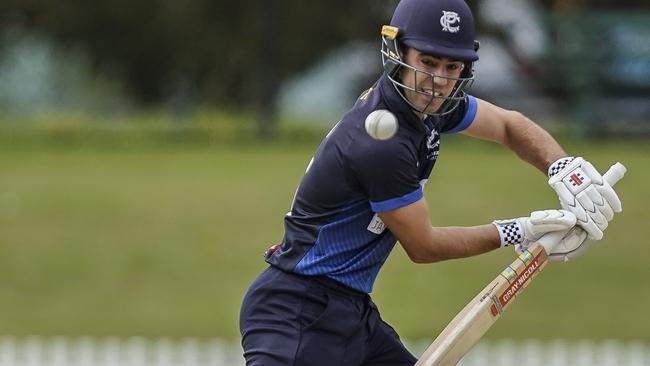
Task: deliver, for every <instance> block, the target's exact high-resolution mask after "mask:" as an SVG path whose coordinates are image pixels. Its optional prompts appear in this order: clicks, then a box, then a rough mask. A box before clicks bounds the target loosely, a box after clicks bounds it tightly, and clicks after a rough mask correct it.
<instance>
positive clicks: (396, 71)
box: [381, 36, 474, 116]
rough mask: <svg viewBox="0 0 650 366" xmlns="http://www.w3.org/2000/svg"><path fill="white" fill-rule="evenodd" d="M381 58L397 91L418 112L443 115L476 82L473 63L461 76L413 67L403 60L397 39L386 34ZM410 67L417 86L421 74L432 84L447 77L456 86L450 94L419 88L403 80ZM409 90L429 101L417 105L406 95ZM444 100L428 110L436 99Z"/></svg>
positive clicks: (447, 112)
mask: <svg viewBox="0 0 650 366" xmlns="http://www.w3.org/2000/svg"><path fill="white" fill-rule="evenodd" d="M381 59H382V65H383V67H384V71H385V73H386V75H387V77H388V79H389V80H390V81H391V83H392V84H393V87H394V88H395V90H396V91H397V93H398V94H399V95H400V97H402V99H403V100H404V101H405V102H406V103H407V104H408V105H409V106H410V107H411V109H413V110H414V111H416V112H419V113H423V114H427V115H431V116H443V115H446V114H449V113H451V112H453V111H454V109H456V108H457V107H458V105H459V104H460V102H461V101H462V100H463V99H465V97H466V95H467V90H468V89H469V88H470V87H471V86H472V84H473V83H474V73H473V71H472V63H471V62H467V63H466V69H465V70H464V71H463V72H462V73H461V77H458V78H454V77H446V76H440V75H436V74H433V73H430V72H427V71H425V70H422V69H419V68H416V67H413V66H411V65H409V64H407V63H406V62H404V61H403V60H402V55H401V52H400V49H399V45H398V42H397V39H389V38H387V37H385V36H383V37H382V47H381ZM404 69H409V70H411V71H413V85H414V86H415V85H416V84H417V83H416V80H417V79H418V76H419V75H424V76H425V77H427V78H430V79H431V83H432V85H434V82H435V79H436V78H439V79H446V80H447V81H450V82H453V83H455V84H454V88H453V89H452V92H451V93H450V94H449V95H448V96H435V95H434V94H430V93H425V92H423V91H420V90H417V89H416V88H414V87H411V86H408V85H406V84H404V82H403V81H402V80H401V73H402V70H404ZM405 90H409V91H411V92H414V93H417V94H418V95H423V96H426V97H428V98H429V102H428V103H426V104H425V105H424V106H423V107H422V106H420V107H418V106H416V105H415V104H414V103H412V102H411V101H410V100H409V99H408V98H407V97H406V95H405V93H404V91H405ZM440 99H442V100H444V102H443V103H442V105H441V106H440V108H438V110H437V111H435V112H427V109H428V108H429V106H430V105H431V104H432V103H433V102H434V101H435V100H440Z"/></svg>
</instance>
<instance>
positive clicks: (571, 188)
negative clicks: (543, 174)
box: [548, 156, 622, 240]
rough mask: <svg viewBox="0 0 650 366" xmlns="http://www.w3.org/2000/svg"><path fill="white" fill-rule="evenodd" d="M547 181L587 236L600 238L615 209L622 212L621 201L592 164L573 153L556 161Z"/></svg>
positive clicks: (595, 238) (561, 203)
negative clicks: (573, 155)
mask: <svg viewBox="0 0 650 366" xmlns="http://www.w3.org/2000/svg"><path fill="white" fill-rule="evenodd" d="M548 176H549V178H550V179H549V181H548V184H549V185H550V186H551V188H553V190H555V192H556V193H557V195H558V197H559V198H560V205H561V206H562V208H563V209H565V210H567V211H571V212H572V213H573V214H574V215H575V216H576V218H577V220H578V221H577V224H578V225H579V226H580V227H582V228H583V229H584V230H585V231H586V232H587V234H588V235H589V238H590V239H594V240H600V239H602V238H603V231H604V230H605V228H607V225H608V222H609V221H611V220H612V219H613V218H614V212H621V211H622V207H621V200H620V199H619V198H618V195H617V194H616V192H615V191H614V189H613V188H612V187H611V186H610V185H609V183H607V182H606V181H605V180H604V179H603V177H602V175H600V173H598V171H597V170H596V169H595V168H594V166H593V165H591V163H589V162H588V161H586V160H584V159H583V158H581V157H577V158H574V157H572V156H570V157H566V158H561V159H558V160H557V161H555V162H554V163H553V164H551V166H550V167H549V169H548Z"/></svg>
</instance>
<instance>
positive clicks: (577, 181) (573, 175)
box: [569, 174, 582, 186]
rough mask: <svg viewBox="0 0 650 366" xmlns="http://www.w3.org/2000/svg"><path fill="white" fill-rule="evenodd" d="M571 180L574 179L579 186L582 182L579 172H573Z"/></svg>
mask: <svg viewBox="0 0 650 366" xmlns="http://www.w3.org/2000/svg"><path fill="white" fill-rule="evenodd" d="M569 180H570V181H572V182H573V183H574V184H575V185H576V186H579V185H581V184H582V178H580V176H579V175H578V174H571V177H570V178H569Z"/></svg>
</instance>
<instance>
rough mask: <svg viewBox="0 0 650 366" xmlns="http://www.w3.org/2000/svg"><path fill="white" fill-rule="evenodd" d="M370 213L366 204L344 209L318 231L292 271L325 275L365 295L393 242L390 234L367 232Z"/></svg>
mask: <svg viewBox="0 0 650 366" xmlns="http://www.w3.org/2000/svg"><path fill="white" fill-rule="evenodd" d="M373 216H374V213H373V212H372V210H371V209H370V205H369V204H368V202H367V201H366V202H363V204H362V205H361V206H359V205H358V204H357V205H355V206H352V207H348V208H346V209H345V210H344V211H343V212H342V214H341V215H339V216H338V217H337V218H336V219H335V220H334V221H332V222H331V223H329V224H327V225H324V226H322V227H321V228H320V230H319V232H318V238H317V239H316V242H315V243H314V246H313V247H312V248H311V249H310V250H309V251H308V252H307V253H306V254H305V256H304V257H303V258H302V259H301V260H300V262H298V264H297V265H296V267H295V268H294V270H293V271H294V272H296V273H299V274H303V275H308V276H327V277H329V278H332V279H334V280H336V281H338V282H340V283H342V284H344V285H346V286H348V287H350V288H353V289H356V290H358V291H361V292H365V293H369V292H371V291H372V286H373V284H374V282H375V279H376V277H377V273H378V272H379V269H380V268H381V266H382V265H383V264H384V262H385V261H386V258H388V255H389V254H390V252H391V251H392V249H393V247H394V246H395V243H396V242H397V240H396V239H395V237H394V236H393V234H391V232H390V231H388V230H385V231H384V232H383V233H381V234H379V235H378V234H375V233H372V232H370V231H368V229H367V228H368V224H369V223H370V222H371V221H372V218H373Z"/></svg>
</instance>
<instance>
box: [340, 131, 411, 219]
mask: <svg viewBox="0 0 650 366" xmlns="http://www.w3.org/2000/svg"><path fill="white" fill-rule="evenodd" d="M364 145H365V146H364ZM356 152H357V153H356V154H354V155H355V156H354V157H353V167H354V170H355V172H356V176H357V180H358V182H359V184H360V186H361V188H362V189H363V190H364V191H365V192H366V194H367V195H368V198H369V201H370V206H371V208H372V210H373V211H374V212H383V211H390V210H394V209H397V208H400V207H403V206H407V205H410V204H411V203H414V202H416V201H418V200H420V199H421V198H422V197H423V192H422V187H421V186H420V183H419V179H418V164H417V158H416V156H417V155H416V153H415V152H414V151H412V150H411V149H410V148H409V146H408V144H407V143H405V142H399V141H394V140H389V141H372V142H371V143H370V144H361V145H359V146H358V147H357V149H356Z"/></svg>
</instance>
